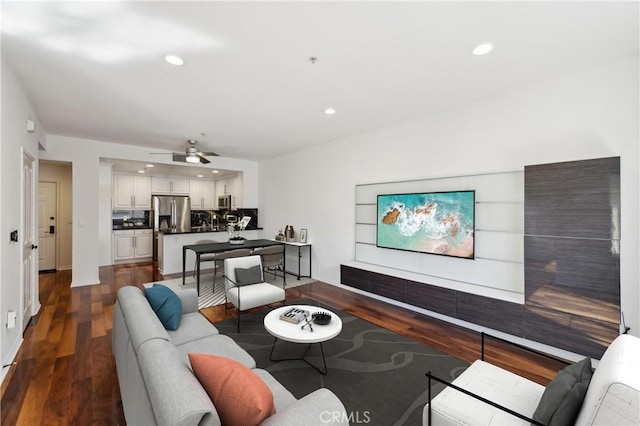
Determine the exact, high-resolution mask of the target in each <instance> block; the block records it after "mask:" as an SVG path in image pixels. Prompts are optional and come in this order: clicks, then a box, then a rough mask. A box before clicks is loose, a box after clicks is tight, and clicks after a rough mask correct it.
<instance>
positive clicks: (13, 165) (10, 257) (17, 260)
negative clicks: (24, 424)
mask: <svg viewBox="0 0 640 426" xmlns="http://www.w3.org/2000/svg"><path fill="white" fill-rule="evenodd" d="M1 62H2V64H1V71H0V78H1V80H2V86H1V87H2V89H1V101H2V108H1V110H2V120H1V123H2V128H1V129H0V135H1V137H2V140H1V141H0V161H1V169H0V212H1V213H0V265H1V266H0V356H1V358H2V359H1V360H2V364H3V365H5V364H8V363H10V362H11V361H13V358H14V356H15V354H16V352H17V350H18V348H19V346H20V344H21V342H22V330H23V325H24V324H23V323H22V318H21V315H20V312H21V308H20V307H21V304H22V275H23V274H22V266H21V265H22V241H23V240H22V235H23V224H22V217H23V212H22V188H21V184H22V178H21V176H22V157H23V152H24V153H27V154H29V155H30V156H31V157H33V158H34V159H37V158H38V141H39V140H40V141H42V142H43V143H46V139H45V138H46V135H44V133H43V131H42V126H41V125H40V122H39V120H38V118H37V117H36V115H35V113H34V111H33V108H32V107H31V105H30V104H29V101H28V100H27V97H26V95H25V93H24V90H23V88H22V86H21V85H20V83H19V82H18V80H17V79H16V77H15V74H14V73H13V71H12V70H11V69H10V68H9V67H8V66H7V65H6V62H5V61H1ZM27 119H30V120H33V121H35V122H36V132H35V133H27V131H26V123H27ZM33 179H34V180H35V181H36V182H37V180H38V170H37V166H35V167H34V177H33ZM34 199H37V193H36V194H34ZM36 220H37V216H36ZM24 226H25V227H26V226H29V227H31V228H32V230H33V232H34V234H33V235H37V233H36V231H37V229H36V223H35V221H34V223H31V224H24ZM16 229H17V230H19V242H18V243H12V242H9V233H10V232H11V231H13V230H16ZM34 254H35V253H34ZM35 259H36V261H35V262H34V268H33V276H34V277H35V279H34V283H33V286H32V292H31V293H32V295H33V299H32V308H33V312H32V314H35V313H36V311H37V310H38V309H39V307H40V304H39V302H38V300H37V297H38V291H37V288H38V287H37V274H38V267H37V265H38V262H37V254H35ZM9 310H12V311H16V312H18V319H19V320H18V324H17V325H16V327H15V328H12V329H7V328H6V319H7V311H9ZM4 373H5V372H4V369H3V373H2V377H3V378H4Z"/></svg>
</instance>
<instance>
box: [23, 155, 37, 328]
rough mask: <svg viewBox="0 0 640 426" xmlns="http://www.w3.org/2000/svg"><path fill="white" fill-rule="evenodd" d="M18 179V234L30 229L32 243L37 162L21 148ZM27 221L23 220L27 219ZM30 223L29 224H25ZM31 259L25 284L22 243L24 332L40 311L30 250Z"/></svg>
mask: <svg viewBox="0 0 640 426" xmlns="http://www.w3.org/2000/svg"><path fill="white" fill-rule="evenodd" d="M27 162H28V163H30V168H31V177H30V182H29V180H28V179H27V176H25V173H24V167H25V165H26V164H27ZM20 175H21V176H20V178H21V185H20V188H21V195H20V198H21V209H20V210H21V215H20V216H21V217H20V222H21V226H20V232H21V234H22V239H24V238H26V236H27V235H28V234H27V230H28V229H29V228H30V229H31V239H32V242H33V241H34V237H35V236H36V235H37V219H36V217H37V215H36V213H35V206H36V203H37V197H36V194H37V184H38V168H37V160H36V159H35V158H34V157H33V156H32V155H31V154H30V153H29V152H27V151H26V150H25V149H24V148H22V167H21V173H20ZM28 184H29V185H30V188H29V189H30V198H31V200H30V202H27V201H28V200H26V199H25V193H26V189H27V188H26V186H27V185H28ZM27 208H30V210H31V211H30V212H26V211H25V210H26V209H27ZM27 216H28V219H25V218H27ZM27 222H30V223H27ZM31 257H32V262H31V265H30V267H31V268H30V269H31V271H30V276H31V280H30V283H29V284H25V279H26V278H25V276H24V275H25V274H24V270H23V267H22V265H24V259H25V257H24V242H23V247H22V248H21V250H20V265H21V266H20V319H19V321H20V323H21V324H20V327H21V329H22V330H23V331H24V329H25V328H26V327H27V325H28V323H29V320H30V319H31V317H33V316H34V315H35V314H37V313H38V311H39V310H40V297H39V285H38V282H39V280H38V262H37V258H38V257H37V252H36V251H34V250H32V253H31ZM34 258H35V259H36V261H33V259H34ZM25 285H29V292H28V294H29V298H30V300H29V302H28V305H27V307H28V311H26V312H24V313H23V312H22V309H23V307H24V306H25V300H24V297H25V296H24V295H25Z"/></svg>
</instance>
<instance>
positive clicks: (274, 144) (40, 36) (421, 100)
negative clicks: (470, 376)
mask: <svg viewBox="0 0 640 426" xmlns="http://www.w3.org/2000/svg"><path fill="white" fill-rule="evenodd" d="M485 42H490V43H492V44H493V45H494V46H495V48H494V50H493V51H492V52H491V53H490V54H488V55H485V56H480V57H476V56H473V55H471V53H470V52H471V50H472V49H473V48H474V47H475V46H476V45H478V44H480V43H485ZM169 53H172V54H176V55H179V56H181V57H182V58H183V59H184V60H185V65H184V66H182V67H174V66H171V65H169V64H167V63H166V62H164V60H163V58H164V56H165V55H166V54H169ZM637 55H638V2H635V1H634V2H612V1H606V2H518V1H511V2H506V1H501V2H478V1H472V2H46V3H40V2H7V1H3V2H2V56H3V59H4V60H6V61H8V62H9V64H10V66H11V67H12V68H13V69H14V71H15V72H16V74H17V75H18V77H19V79H20V80H21V82H22V84H23V85H24V87H25V90H26V91H27V95H28V96H29V98H30V100H31V102H32V104H33V107H34V108H35V110H36V113H37V115H38V117H39V118H40V120H41V123H42V125H43V127H44V129H45V130H46V132H47V133H50V134H57V135H66V136H72V137H79V138H89V139H96V140H103V141H113V142H118V143H125V144H132V145H140V146H148V147H150V148H155V149H169V150H176V151H184V148H185V142H184V141H185V140H186V139H188V138H194V139H198V140H200V141H201V142H200V145H199V147H200V148H201V149H203V150H207V151H209V150H211V151H215V152H217V153H218V154H220V155H223V156H228V157H236V158H245V159H255V160H259V159H264V158H270V157H274V156H278V155H281V154H283V153H287V152H291V151H295V150H299V149H303V148H305V147H308V146H312V145H316V144H321V143H324V142H328V141H332V140H336V139H339V138H343V137H346V136H350V135H353V134H357V133H361V132H365V131H367V130H370V129H373V128H377V127H380V126H384V125H388V124H391V123H395V122H399V121H403V120H409V119H412V118H416V117H419V116H423V115H427V114H429V113H433V112H435V111H440V110H443V109H448V108H452V107H455V106H456V105H460V104H463V103H470V102H475V101H478V100H481V99H483V98H486V97H491V96H496V95H499V94H501V93H504V92H507V91H510V90H516V89H518V88H521V87H526V86H529V85H532V84H535V83H536V82H538V81H541V80H547V79H552V78H555V77H557V76H561V75H567V74H569V73H573V72H578V71H581V70H584V69H587V68H591V67H597V66H599V65H602V64H606V63H609V62H612V61H616V60H621V59H623V58H628V57H632V56H637ZM312 56H314V57H317V58H318V60H317V62H316V63H315V64H312V63H311V62H310V61H309V58H310V57H312ZM327 107H333V108H335V109H336V110H337V113H336V114H335V115H333V116H328V115H325V114H324V113H323V111H324V110H325V108H327ZM201 133H205V134H206V135H205V136H204V137H202V135H201Z"/></svg>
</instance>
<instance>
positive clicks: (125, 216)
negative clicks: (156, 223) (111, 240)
mask: <svg viewBox="0 0 640 426" xmlns="http://www.w3.org/2000/svg"><path fill="white" fill-rule="evenodd" d="M150 216H151V215H150V211H149V210H113V212H112V218H113V229H127V228H150V227H151V220H150Z"/></svg>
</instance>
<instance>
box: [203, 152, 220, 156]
mask: <svg viewBox="0 0 640 426" xmlns="http://www.w3.org/2000/svg"><path fill="white" fill-rule="evenodd" d="M198 155H203V156H205V157H220V155H219V154H216V153H215V152H198Z"/></svg>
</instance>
